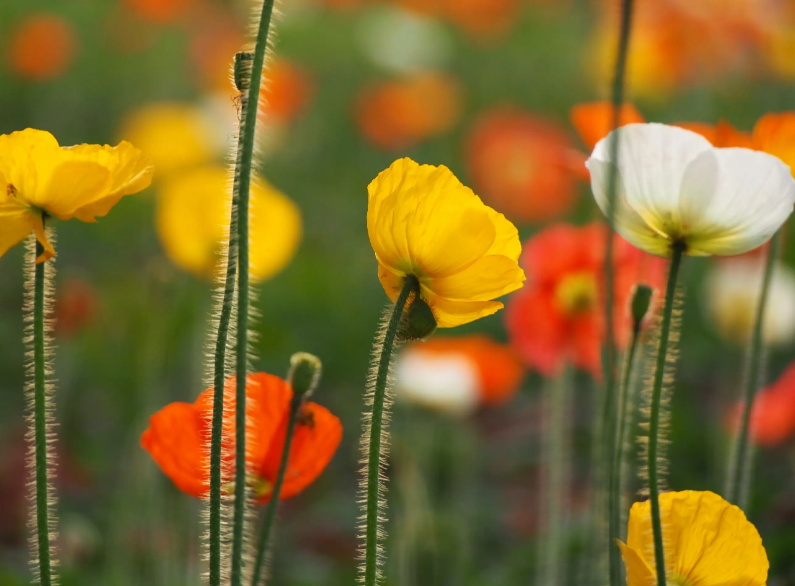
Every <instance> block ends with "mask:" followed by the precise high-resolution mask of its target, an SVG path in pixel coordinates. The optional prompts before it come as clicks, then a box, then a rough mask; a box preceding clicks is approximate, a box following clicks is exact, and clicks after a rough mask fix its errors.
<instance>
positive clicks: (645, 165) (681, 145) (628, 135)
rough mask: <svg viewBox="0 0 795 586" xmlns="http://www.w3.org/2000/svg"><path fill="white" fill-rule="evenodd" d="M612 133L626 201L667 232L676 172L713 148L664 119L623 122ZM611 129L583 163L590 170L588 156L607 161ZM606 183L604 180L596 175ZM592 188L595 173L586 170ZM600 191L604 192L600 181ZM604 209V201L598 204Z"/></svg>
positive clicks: (676, 195) (678, 183)
mask: <svg viewBox="0 0 795 586" xmlns="http://www.w3.org/2000/svg"><path fill="white" fill-rule="evenodd" d="M613 132H617V133H618V137H619V140H620V143H619V156H618V170H619V172H620V174H621V177H622V179H623V182H624V188H625V190H626V203H627V204H628V205H629V206H630V207H631V208H633V209H634V210H635V211H636V212H637V213H638V214H639V215H640V216H641V217H642V218H643V220H644V221H645V222H646V223H647V224H649V226H650V227H651V228H652V229H653V230H656V231H658V232H663V233H666V234H668V232H667V231H666V229H667V228H670V222H671V217H672V215H674V214H676V213H677V210H678V209H679V195H680V193H679V190H680V187H681V185H682V177H683V176H684V174H685V171H686V169H687V168H688V165H689V164H690V162H691V161H692V160H693V159H695V158H696V157H697V156H698V155H699V154H700V153H702V152H704V151H709V150H711V149H712V148H713V147H712V145H711V144H710V142H709V141H708V140H707V139H705V138H704V137H703V136H701V135H699V134H696V133H695V132H691V131H689V130H685V129H683V128H678V127H675V126H666V125H664V124H629V125H627V126H622V127H621V128H619V129H618V130H615V131H613ZM613 132H611V133H610V134H609V135H607V137H605V138H603V139H602V140H600V141H599V142H598V143H597V145H596V147H595V148H594V151H593V153H592V154H591V158H590V159H589V160H588V162H587V163H586V166H587V167H588V169H591V170H592V167H593V166H594V164H593V161H594V160H597V161H603V162H611V156H610V140H611V137H612V136H613ZM602 181H603V182H606V179H602ZM591 185H592V187H593V189H594V192H595V193H596V191H597V188H598V187H599V186H598V185H597V181H596V178H595V177H594V176H593V174H592V175H591ZM601 190H602V191H603V192H604V191H606V186H604V185H602V186H601ZM600 207H602V209H603V210H604V209H605V207H606V206H604V205H602V204H600Z"/></svg>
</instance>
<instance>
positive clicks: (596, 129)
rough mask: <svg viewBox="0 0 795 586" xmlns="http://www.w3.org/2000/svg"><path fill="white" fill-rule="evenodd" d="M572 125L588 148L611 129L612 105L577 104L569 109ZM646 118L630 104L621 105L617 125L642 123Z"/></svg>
mask: <svg viewBox="0 0 795 586" xmlns="http://www.w3.org/2000/svg"><path fill="white" fill-rule="evenodd" d="M569 119H570V120H571V123H572V126H574V129H575V130H576V131H577V133H578V134H579V135H580V138H581V139H582V141H583V142H584V143H585V146H587V147H588V148H589V149H593V148H594V147H595V146H596V143H597V142H599V141H600V140H602V139H603V138H604V137H606V136H607V135H608V134H610V131H611V130H613V105H612V104H611V103H610V102H590V103H587V104H577V105H576V106H574V107H573V108H572V109H571V110H570V111H569ZM645 121H646V120H645V119H644V118H643V115H642V114H641V113H640V112H639V111H638V110H637V108H635V106H633V105H632V104H624V105H623V106H621V113H620V115H619V126H625V125H627V124H635V123H642V122H645Z"/></svg>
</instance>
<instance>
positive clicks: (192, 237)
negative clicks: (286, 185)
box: [156, 166, 303, 281]
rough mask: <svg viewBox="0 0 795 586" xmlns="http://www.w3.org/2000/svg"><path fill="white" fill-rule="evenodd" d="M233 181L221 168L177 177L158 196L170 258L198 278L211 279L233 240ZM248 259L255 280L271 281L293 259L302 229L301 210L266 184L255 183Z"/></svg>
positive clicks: (158, 218) (158, 215) (161, 234)
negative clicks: (269, 279)
mask: <svg viewBox="0 0 795 586" xmlns="http://www.w3.org/2000/svg"><path fill="white" fill-rule="evenodd" d="M230 193H231V178H230V176H229V173H228V171H227V169H225V168H224V167H221V166H212V167H203V168H200V169H194V170H191V171H187V172H184V173H182V174H179V175H176V176H173V177H172V178H171V179H169V180H168V181H167V182H166V183H164V184H163V186H162V188H161V190H160V192H159V193H158V200H157V211H156V223H157V233H158V236H159V237H160V242H161V243H162V245H163V248H164V249H165V251H166V253H167V254H168V256H169V258H170V259H171V260H172V261H173V262H174V263H175V264H176V265H178V266H179V267H181V268H183V269H185V270H186V271H188V272H190V273H193V274H195V275H197V276H199V277H203V278H212V277H213V276H214V275H215V272H216V270H218V269H219V267H218V259H219V256H218V253H219V251H220V250H221V247H222V245H223V243H224V242H225V241H226V240H227V239H228V237H229V236H228V235H229V218H230V205H231V196H230ZM250 193H251V199H250V212H249V216H250V220H249V235H250V236H249V257H250V265H249V266H250V271H251V273H250V275H251V279H252V281H262V280H264V279H268V278H270V277H272V276H273V275H275V274H276V273H278V272H279V271H281V270H282V269H283V268H284V267H285V266H287V264H288V263H289V262H290V260H291V259H292V258H293V255H294V254H295V251H296V249H297V248H298V244H299V242H300V241H301V234H302V232H303V224H302V221H301V212H300V210H299V209H298V206H297V205H296V204H295V203H294V202H293V200H291V199H290V198H289V197H287V196H286V195H284V194H282V193H281V192H280V191H278V190H276V189H275V188H274V187H272V186H271V185H269V184H268V183H266V182H264V181H262V180H258V181H257V180H255V181H252V185H251V192H250Z"/></svg>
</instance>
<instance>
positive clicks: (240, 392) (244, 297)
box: [231, 0, 274, 586]
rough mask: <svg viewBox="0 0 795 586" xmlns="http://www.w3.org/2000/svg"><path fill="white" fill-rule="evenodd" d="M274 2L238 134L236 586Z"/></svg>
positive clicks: (268, 3) (260, 34) (265, 18)
mask: <svg viewBox="0 0 795 586" xmlns="http://www.w3.org/2000/svg"><path fill="white" fill-rule="evenodd" d="M273 2H274V0H264V2H263V3H262V13H261V15H260V20H259V28H258V31H257V40H256V44H255V45H254V55H253V57H252V59H251V79H250V84H249V88H248V93H247V102H248V104H249V105H250V106H252V107H247V108H246V111H245V112H244V113H243V117H242V119H243V124H242V127H241V131H240V139H239V144H238V148H239V149H240V153H239V159H238V161H239V167H240V174H239V182H238V189H239V193H238V209H237V221H238V224H237V238H238V281H237V282H238V311H237V355H236V369H235V370H236V375H237V382H236V397H235V400H236V411H235V434H236V438H235V441H236V444H235V450H236V453H235V478H236V482H235V504H234V517H233V518H234V521H233V527H232V562H231V564H232V569H231V583H232V586H240V585H241V584H242V580H243V533H244V531H243V529H244V524H245V512H246V481H245V478H246V382H247V374H248V336H249V331H248V316H249V237H248V236H249V233H248V226H249V195H250V189H251V171H252V166H253V162H254V138H255V130H256V127H257V110H258V108H257V107H254V106H255V105H257V104H259V92H260V85H261V83H262V68H263V66H264V65H265V51H266V49H267V46H268V34H269V31H270V24H271V17H272V15H273Z"/></svg>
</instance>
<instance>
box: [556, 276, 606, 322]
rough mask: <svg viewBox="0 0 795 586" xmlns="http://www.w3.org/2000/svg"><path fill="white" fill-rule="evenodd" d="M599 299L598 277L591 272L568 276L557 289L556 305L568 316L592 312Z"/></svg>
mask: <svg viewBox="0 0 795 586" xmlns="http://www.w3.org/2000/svg"><path fill="white" fill-rule="evenodd" d="M597 298H598V290H597V286H596V277H595V276H594V274H593V273H591V272H587V271H584V272H581V273H572V274H570V275H566V276H565V277H563V279H561V281H560V282H559V283H558V285H557V287H555V303H556V305H557V306H558V308H559V309H560V310H561V311H562V312H563V313H565V314H567V315H579V314H582V313H587V312H589V311H591V310H592V309H593V308H594V306H595V305H596V302H597Z"/></svg>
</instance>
